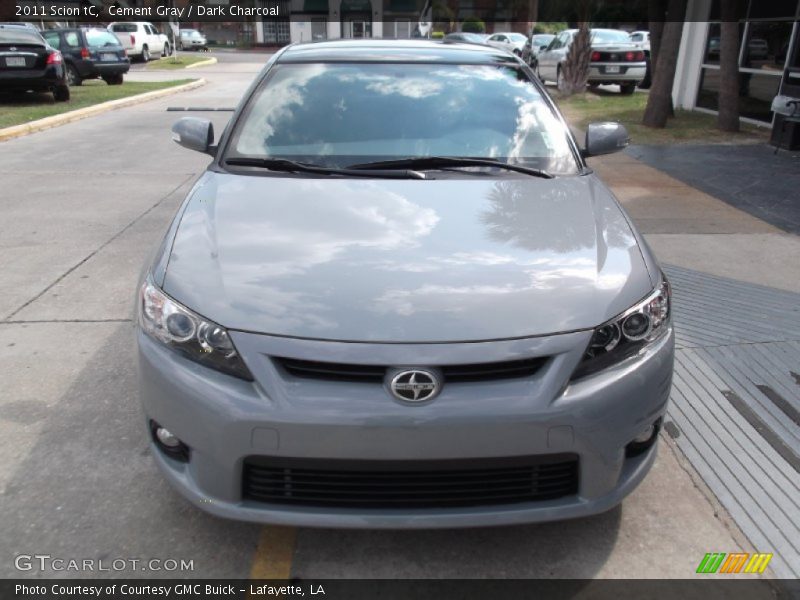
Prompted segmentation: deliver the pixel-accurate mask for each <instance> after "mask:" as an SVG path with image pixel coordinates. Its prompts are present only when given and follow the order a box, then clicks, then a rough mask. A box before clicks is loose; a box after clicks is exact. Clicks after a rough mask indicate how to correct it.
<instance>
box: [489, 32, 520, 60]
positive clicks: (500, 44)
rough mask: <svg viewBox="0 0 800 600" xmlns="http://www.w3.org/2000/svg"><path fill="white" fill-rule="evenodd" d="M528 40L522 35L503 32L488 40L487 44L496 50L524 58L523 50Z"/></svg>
mask: <svg viewBox="0 0 800 600" xmlns="http://www.w3.org/2000/svg"><path fill="white" fill-rule="evenodd" d="M526 41H528V38H527V37H525V35H523V34H521V33H514V32H501V33H494V34H492V35H490V36H489V37H488V38H486V44H488V45H489V46H493V47H495V48H500V49H501V50H505V51H506V52H510V53H511V54H515V55H517V56H522V48H523V47H524V46H525V42H526Z"/></svg>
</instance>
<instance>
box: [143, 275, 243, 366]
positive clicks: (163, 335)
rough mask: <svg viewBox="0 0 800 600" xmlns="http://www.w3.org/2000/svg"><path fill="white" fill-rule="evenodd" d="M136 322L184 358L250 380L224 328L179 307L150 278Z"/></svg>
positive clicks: (145, 285)
mask: <svg viewBox="0 0 800 600" xmlns="http://www.w3.org/2000/svg"><path fill="white" fill-rule="evenodd" d="M139 323H140V324H141V326H142V329H143V330H144V331H145V332H146V333H148V334H149V335H150V336H152V337H153V338H155V339H157V340H158V341H160V342H162V343H163V344H165V345H166V346H169V347H170V348H172V349H174V350H176V351H178V352H180V353H181V354H183V355H184V356H185V357H186V358H189V359H191V360H193V361H196V362H198V363H200V364H202V365H205V366H207V367H211V368H212V369H217V370H218V371H222V372H223V373H227V374H229V375H233V376H235V377H240V378H241V379H247V380H248V381H252V380H253V376H252V375H251V374H250V371H249V369H248V368H247V366H246V365H245V364H244V361H242V358H241V356H239V354H238V353H237V352H236V348H235V347H234V345H233V341H232V340H231V338H230V335H228V332H227V331H226V330H225V328H224V327H221V326H219V325H217V324H216V323H214V322H213V321H209V320H208V319H204V318H203V317H201V316H199V315H196V314H195V313H193V312H192V311H190V310H189V309H187V308H185V307H183V306H181V305H180V304H178V303H177V302H175V301H174V300H173V299H172V298H170V297H169V296H167V295H166V294H164V292H162V291H161V290H160V289H159V288H158V287H156V286H155V285H154V284H153V283H152V282H151V281H150V280H149V279H148V280H147V281H145V283H144V285H143V286H142V290H141V298H140V299H139Z"/></svg>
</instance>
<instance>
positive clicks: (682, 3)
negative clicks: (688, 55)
mask: <svg viewBox="0 0 800 600" xmlns="http://www.w3.org/2000/svg"><path fill="white" fill-rule="evenodd" d="M685 14H686V0H670V3H669V17H668V18H669V20H668V21H667V22H666V23H664V32H663V36H662V38H661V43H660V46H659V48H658V62H657V63H656V65H655V70H654V72H653V85H652V87H651V88H650V97H649V98H648V99H647V107H646V108H645V110H644V118H643V119H642V123H643V124H644V125H646V126H648V127H656V128H658V129H663V128H664V127H666V125H667V119H668V118H669V117H670V115H671V114H672V84H673V81H674V79H675V67H676V66H677V64H678V50H680V46H681V37H682V36H683V17H684V15H685Z"/></svg>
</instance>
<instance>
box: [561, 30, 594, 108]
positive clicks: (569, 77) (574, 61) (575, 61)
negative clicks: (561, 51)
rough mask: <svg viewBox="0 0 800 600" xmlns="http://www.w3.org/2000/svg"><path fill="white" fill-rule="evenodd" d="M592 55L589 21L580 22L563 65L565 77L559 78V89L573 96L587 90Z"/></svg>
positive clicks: (564, 93) (566, 94)
mask: <svg viewBox="0 0 800 600" xmlns="http://www.w3.org/2000/svg"><path fill="white" fill-rule="evenodd" d="M591 56H592V43H591V36H590V35H589V23H588V22H586V21H582V22H581V23H579V24H578V33H576V34H575V37H573V38H572V44H570V47H569V50H568V51H567V56H566V57H565V58H564V65H563V66H562V67H561V71H562V73H561V74H562V75H563V77H561V78H559V82H558V91H559V92H561V93H562V94H563V95H565V96H571V95H572V94H577V93H579V92H584V91H586V80H587V79H588V78H589V59H590V58H591Z"/></svg>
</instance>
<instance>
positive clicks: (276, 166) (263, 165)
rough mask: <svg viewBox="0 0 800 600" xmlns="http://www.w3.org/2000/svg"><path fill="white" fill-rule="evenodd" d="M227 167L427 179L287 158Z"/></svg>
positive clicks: (233, 162) (241, 162)
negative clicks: (325, 165)
mask: <svg viewBox="0 0 800 600" xmlns="http://www.w3.org/2000/svg"><path fill="white" fill-rule="evenodd" d="M225 164H226V165H233V166H242V167H258V168H260V169H268V170H270V171H283V172H285V173H316V174H317V175H346V176H350V177H379V178H382V179H425V174H424V173H418V172H417V171H412V170H410V169H404V170H401V171H398V170H396V169H394V168H391V169H381V168H375V169H372V168H364V169H351V168H346V169H338V168H336V167H322V166H320V165H309V164H307V163H301V162H296V161H293V160H288V159H286V158H228V159H226V160H225Z"/></svg>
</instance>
